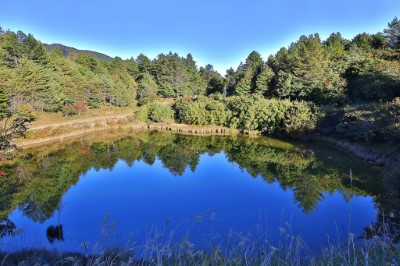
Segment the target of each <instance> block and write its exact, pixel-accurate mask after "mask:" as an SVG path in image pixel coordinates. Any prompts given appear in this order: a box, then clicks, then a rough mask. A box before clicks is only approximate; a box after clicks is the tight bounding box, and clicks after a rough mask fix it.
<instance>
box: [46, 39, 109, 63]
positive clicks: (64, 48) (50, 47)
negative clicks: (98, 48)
mask: <svg viewBox="0 0 400 266" xmlns="http://www.w3.org/2000/svg"><path fill="white" fill-rule="evenodd" d="M43 45H44V47H46V49H47V50H48V51H52V50H54V49H55V48H59V49H60V50H61V51H62V53H63V54H64V56H67V55H68V54H70V53H75V54H87V55H93V56H96V57H97V58H98V59H99V60H100V61H111V60H112V59H113V58H112V57H110V56H108V55H105V54H102V53H98V52H94V51H89V50H79V49H76V48H74V47H69V46H66V45H63V44H59V43H53V44H46V43H44V44H43Z"/></svg>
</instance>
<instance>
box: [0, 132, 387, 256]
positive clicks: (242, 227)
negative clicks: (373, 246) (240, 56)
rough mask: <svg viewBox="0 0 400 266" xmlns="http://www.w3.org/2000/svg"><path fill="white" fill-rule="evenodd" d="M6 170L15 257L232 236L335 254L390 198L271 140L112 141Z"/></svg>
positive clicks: (318, 154) (338, 163)
mask: <svg viewBox="0 0 400 266" xmlns="http://www.w3.org/2000/svg"><path fill="white" fill-rule="evenodd" d="M0 169H1V172H2V174H3V175H2V176H1V177H0V178H1V183H0V185H1V186H0V196H1V203H0V207H1V209H0V220H1V221H3V222H2V229H1V236H2V238H0V245H1V249H2V250H7V251H11V250H19V249H22V248H49V249H54V248H56V249H59V250H63V251H80V252H85V251H88V250H89V251H92V252H96V251H99V250H103V249H107V248H111V247H115V246H119V247H124V246H127V245H129V244H132V243H137V244H140V243H144V242H145V241H148V239H150V238H154V236H155V235H156V232H158V233H162V234H164V236H163V237H164V238H163V239H164V240H165V239H166V238H167V239H172V240H173V241H174V240H180V239H182V238H183V237H186V238H188V239H189V240H190V241H191V242H192V243H194V244H195V246H196V247H199V248H204V247H207V245H208V244H209V242H210V241H212V240H211V239H212V238H213V236H215V235H219V236H221V235H222V236H224V235H228V234H229V232H232V231H233V232H236V233H243V234H248V236H249V237H254V238H260V237H261V238H263V239H264V240H265V241H269V242H272V243H273V242H275V241H279V239H280V238H282V236H287V235H292V236H297V235H299V236H301V238H302V239H303V240H304V241H306V242H307V243H310V245H313V244H316V245H327V244H328V242H335V241H336V242H337V241H343V240H344V239H346V238H347V237H348V235H349V233H351V234H354V235H355V236H356V237H363V236H364V235H365V234H366V233H367V231H368V229H367V228H373V227H374V226H377V225H378V224H379V217H380V212H381V206H382V204H383V203H382V201H383V200H382V197H381V195H384V193H385V188H384V184H383V182H382V180H381V177H380V176H379V175H378V174H377V172H376V171H375V170H374V169H372V168H371V167H370V166H368V165H367V164H365V163H363V162H360V161H358V160H357V159H355V158H352V157H351V156H348V155H346V154H345V153H343V152H341V151H338V150H335V149H333V148H328V147H324V146H321V145H317V144H310V143H309V144H306V145H305V144H296V143H288V142H284V141H279V140H274V139H269V138H264V137H263V138H256V139H248V138H243V137H223V136H213V137H195V136H184V135H175V134H167V133H156V132H135V133H132V134H129V135H127V136H118V135H117V136H114V135H112V134H111V133H110V135H107V136H92V137H89V138H88V137H86V139H82V140H78V141H74V142H70V143H65V144H63V143H59V144H53V145H48V146H46V147H39V148H31V149H28V150H24V151H22V152H21V158H20V159H18V161H17V162H15V163H13V164H8V165H4V166H2V167H1V168H0ZM350 169H351V174H350ZM379 200H381V202H378V201H379ZM60 228H62V229H60ZM60 231H61V232H62V234H57V233H55V232H60ZM172 233H173V234H172Z"/></svg>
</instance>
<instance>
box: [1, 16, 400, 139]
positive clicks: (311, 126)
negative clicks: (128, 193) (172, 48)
mask: <svg viewBox="0 0 400 266" xmlns="http://www.w3.org/2000/svg"><path fill="white" fill-rule="evenodd" d="M0 90H1V93H2V95H4V97H3V98H4V99H5V100H4V101H3V103H6V104H7V105H8V106H9V109H11V110H14V109H16V108H17V107H18V106H20V105H21V104H24V105H25V106H29V107H30V108H32V110H38V111H46V112H59V111H61V112H63V113H64V114H65V115H73V114H80V113H82V112H84V111H85V110H86V108H100V107H102V106H105V105H110V106H129V105H132V104H139V105H140V106H144V108H143V109H142V110H140V112H139V113H138V116H139V117H141V118H143V119H150V120H152V121H162V120H168V119H170V120H172V119H175V120H176V121H178V122H182V123H186V124H198V125H207V124H217V125H224V126H230V127H234V128H238V129H241V130H258V131H261V132H263V133H266V134H288V135H298V134H305V133H308V132H311V131H313V130H315V129H319V130H320V131H324V130H325V131H326V132H328V131H334V132H336V133H338V134H343V135H344V136H349V137H356V136H358V135H359V132H356V131H357V130H356V131H353V127H352V126H351V125H350V126H349V124H355V125H356V128H357V129H358V130H360V129H362V130H363V129H364V130H363V134H362V135H363V136H364V135H365V137H364V138H362V139H363V140H367V141H370V140H374V139H381V138H386V137H387V136H390V137H391V138H392V137H395V138H398V136H399V128H400V126H399V125H400V118H399V117H400V115H399V114H400V101H399V100H398V99H396V97H399V96H400V21H399V20H398V19H397V18H395V19H393V21H392V22H390V23H389V24H388V27H387V28H386V29H384V31H383V33H376V34H372V35H371V34H367V33H362V34H358V35H357V36H355V37H354V38H353V39H352V40H346V39H344V38H343V37H342V36H341V34H340V33H333V34H331V35H330V36H329V37H328V38H327V39H326V40H321V38H320V36H319V35H318V34H314V35H310V36H301V37H300V38H299V39H298V40H297V41H296V42H294V43H292V44H290V45H289V46H288V47H287V48H281V49H280V50H279V51H278V52H277V53H276V54H275V55H271V56H270V57H269V58H268V59H267V60H266V61H264V60H263V59H262V58H261V56H260V54H259V53H257V52H255V51H254V52H252V53H250V55H249V56H248V57H247V58H246V60H245V61H244V62H242V63H240V65H239V66H238V68H237V69H236V70H235V69H233V68H230V69H228V70H227V71H226V75H225V76H222V75H220V74H219V73H218V72H217V71H215V70H214V69H213V66H211V65H207V66H205V67H200V68H198V66H197V65H196V62H195V61H194V59H193V57H192V55H191V54H188V55H187V56H185V57H182V56H180V55H178V54H176V53H171V52H170V53H168V54H160V55H158V56H157V57H156V58H155V59H153V60H151V59H149V58H148V57H146V56H145V55H143V54H140V55H139V56H138V57H137V58H136V59H133V58H131V59H128V60H122V59H121V58H118V57H116V58H114V59H113V60H111V61H100V60H99V59H98V58H97V57H96V56H94V55H88V54H79V55H78V54H74V53H70V54H68V55H67V56H64V55H63V53H62V52H61V50H60V49H58V48H55V49H53V50H52V51H51V52H49V51H47V50H46V49H45V47H44V46H43V44H42V43H40V42H39V41H37V40H36V39H35V38H34V37H33V36H32V35H30V34H29V35H26V34H24V33H23V32H20V31H19V32H17V33H15V32H12V31H3V30H1V31H0ZM163 98H170V99H173V100H165V101H164V100H162V99H163ZM348 105H351V106H352V108H347V107H346V106H348ZM371 106H372V107H371ZM372 109H373V110H375V111H371V110H372ZM381 117H384V118H386V120H385V122H384V123H383V122H382V123H381V124H384V125H385V130H386V131H385V132H381V131H380V129H381V126H380V125H379V123H376V122H377V121H378V122H379V121H380V120H379V119H380V118H381ZM329 129H331V130H329ZM374 130H375V131H374Z"/></svg>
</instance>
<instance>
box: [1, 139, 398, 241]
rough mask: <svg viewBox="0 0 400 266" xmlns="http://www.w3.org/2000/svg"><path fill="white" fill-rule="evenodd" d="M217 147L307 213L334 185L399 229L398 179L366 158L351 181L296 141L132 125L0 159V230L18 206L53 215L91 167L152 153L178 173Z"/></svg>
mask: <svg viewBox="0 0 400 266" xmlns="http://www.w3.org/2000/svg"><path fill="white" fill-rule="evenodd" d="M218 152H224V153H225V154H226V157H227V159H228V161H229V162H234V163H235V164H237V165H238V166H239V167H240V168H241V169H245V170H247V171H248V173H249V174H250V175H251V176H253V177H256V176H259V175H261V176H262V177H263V179H264V180H265V181H266V182H268V183H273V182H275V181H278V182H279V183H280V185H281V187H282V188H283V189H285V190H292V191H293V192H294V200H295V201H296V202H297V204H298V207H299V208H301V209H302V210H303V211H304V212H306V213H310V212H312V211H313V210H314V209H315V208H316V206H317V205H318V202H319V201H321V200H322V199H323V198H324V196H323V195H324V193H334V192H335V191H339V192H340V193H341V194H342V195H343V197H344V198H345V199H347V200H348V199H350V198H352V197H353V196H356V195H357V196H365V195H370V196H374V198H375V203H376V204H377V205H379V213H378V216H379V217H380V218H382V217H386V218H387V217H388V216H390V214H391V216H390V219H386V220H390V221H391V225H396V224H397V226H394V227H393V228H391V230H398V224H399V217H400V215H399V214H400V212H399V210H400V206H399V205H400V204H399V202H400V201H399V198H400V195H399V191H400V186H399V185H398V184H397V183H398V181H397V183H393V182H392V181H391V182H389V181H387V180H386V181H385V180H383V181H381V180H380V179H379V178H377V176H378V175H377V173H376V172H374V171H373V170H372V169H371V168H368V167H367V166H366V165H364V164H360V163H359V164H360V165H359V169H361V170H360V171H357V173H358V175H357V174H355V175H353V180H352V185H350V180H349V168H345V167H344V166H343V167H342V168H340V167H339V166H338V165H336V166H333V165H331V164H330V162H328V161H329V160H328V161H327V160H324V156H323V155H322V156H321V154H320V153H321V152H320V150H318V149H316V150H315V151H314V150H313V149H308V148H305V147H304V146H302V145H292V144H289V143H286V142H282V141H278V140H273V139H269V138H265V137H262V138H256V139H248V138H243V137H224V136H207V137H196V136H185V135H178V134H169V133H158V132H135V133H134V134H131V135H130V136H124V137H119V138H113V139H111V140H104V139H99V140H98V141H97V142H96V140H81V141H76V142H73V143H70V144H68V145H64V146H63V145H59V144H57V145H55V146H53V147H51V146H50V147H47V148H44V149H43V148H36V149H30V150H26V151H22V152H21V156H20V159H18V160H17V161H16V162H14V163H12V164H7V165H3V166H1V167H0V171H2V172H4V173H5V175H4V176H2V178H1V179H0V220H1V221H3V223H2V224H1V226H2V227H1V228H2V229H1V230H2V231H1V232H2V236H4V235H5V234H6V233H7V232H11V231H10V230H11V229H12V227H10V226H8V225H10V224H12V222H11V221H9V220H7V217H8V216H9V214H10V213H11V211H12V210H14V209H15V208H19V209H20V210H21V211H22V212H23V213H24V215H25V216H27V217H28V218H30V219H32V220H33V221H38V222H43V221H45V220H46V219H48V218H50V217H51V216H52V215H53V214H54V212H55V210H56V209H57V208H58V204H59V203H60V201H61V198H62V196H63V194H64V193H65V192H66V191H68V189H69V188H70V187H71V186H72V185H74V184H76V183H77V182H78V180H79V177H80V176H81V175H83V174H85V173H86V172H88V171H89V170H90V169H92V168H94V169H96V170H99V169H110V170H111V169H112V168H113V167H114V166H115V165H116V163H117V162H118V161H119V160H123V161H125V162H126V163H127V164H128V165H130V166H132V165H133V164H134V163H135V162H136V161H144V162H145V163H147V164H150V165H152V164H153V163H154V162H155V160H156V159H157V158H158V159H159V160H160V161H161V162H162V164H163V166H164V167H165V168H167V169H168V170H169V171H170V172H171V173H172V174H174V175H177V176H179V175H182V174H183V173H184V171H185V170H186V169H187V168H190V169H191V170H192V171H194V170H195V169H196V167H197V165H198V163H199V160H200V156H201V155H202V154H205V153H208V154H214V153H218ZM28 154H29V156H26V155H28ZM325 159H326V157H325ZM342 159H343V160H345V159H346V158H342ZM396 180H397V179H396ZM393 184H394V185H393ZM396 184H397V185H396ZM396 189H397V192H396V191H394V190H396ZM3 225H5V226H3ZM7 226H8V227H7ZM371 226H372V227H370V229H366V231H367V232H369V231H368V230H371V228H374V230H379V228H382V227H383V225H382V224H381V222H379V221H378V222H377V223H376V224H374V225H371ZM3 227H4V228H5V229H4V230H3ZM7 228H8V229H7ZM4 232H6V233H4ZM54 233H55V234H54ZM47 236H48V238H49V241H50V242H52V241H54V240H55V239H58V240H62V239H63V234H62V225H57V226H50V227H49V228H48V229H47Z"/></svg>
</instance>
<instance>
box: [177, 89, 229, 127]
mask: <svg viewBox="0 0 400 266" xmlns="http://www.w3.org/2000/svg"><path fill="white" fill-rule="evenodd" d="M174 108H175V110H176V117H177V120H178V122H180V123H184V124H188V125H226V123H227V120H228V118H229V116H230V113H229V111H228V110H227V108H226V106H225V105H224V103H223V102H221V101H220V100H217V99H212V98H209V97H204V96H199V97H198V98H197V99H195V100H193V101H192V100H190V99H181V100H179V101H177V102H176V103H175V105H174Z"/></svg>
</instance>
